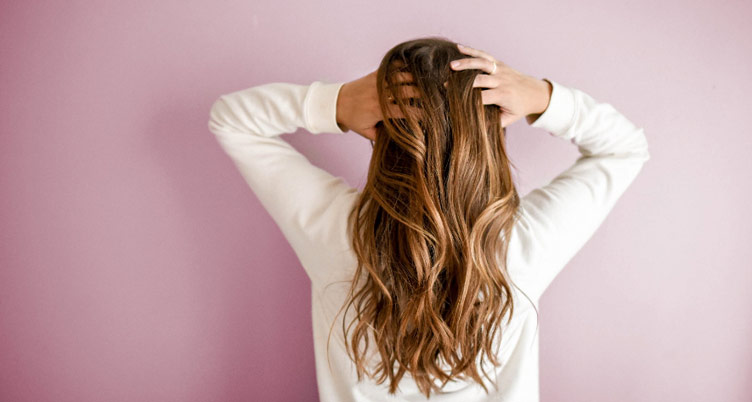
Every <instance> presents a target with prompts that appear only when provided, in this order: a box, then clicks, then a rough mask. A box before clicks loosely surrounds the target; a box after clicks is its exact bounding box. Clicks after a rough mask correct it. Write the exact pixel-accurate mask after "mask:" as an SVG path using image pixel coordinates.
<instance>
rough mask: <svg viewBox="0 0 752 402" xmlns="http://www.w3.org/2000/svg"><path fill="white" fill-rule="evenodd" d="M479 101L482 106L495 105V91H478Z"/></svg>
mask: <svg viewBox="0 0 752 402" xmlns="http://www.w3.org/2000/svg"><path fill="white" fill-rule="evenodd" d="M480 99H481V101H482V102H483V104H484V105H495V104H496V101H497V99H496V91H494V90H492V89H484V90H483V91H480Z"/></svg>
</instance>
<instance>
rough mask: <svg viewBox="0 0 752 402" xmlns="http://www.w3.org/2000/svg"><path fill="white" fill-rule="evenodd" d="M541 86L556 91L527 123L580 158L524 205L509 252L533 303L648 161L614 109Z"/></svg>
mask: <svg viewBox="0 0 752 402" xmlns="http://www.w3.org/2000/svg"><path fill="white" fill-rule="evenodd" d="M545 80H546V81H548V82H549V83H551V85H552V87H553V89H552V93H551V99H550V103H549V105H548V108H547V109H546V110H545V111H544V112H543V113H542V114H541V115H540V116H537V119H535V120H533V118H530V119H528V123H530V122H531V121H532V123H531V126H532V127H537V128H542V129H544V130H546V131H548V132H549V133H550V134H551V135H553V136H555V137H558V138H561V139H564V140H569V141H570V142H571V143H572V144H574V145H576V146H577V148H578V150H579V152H580V156H579V157H578V158H577V160H576V161H575V162H574V164H573V165H571V166H570V167H569V168H567V169H566V170H564V171H563V172H562V173H560V174H559V175H558V176H556V177H555V178H554V179H553V180H551V181H550V182H549V183H548V184H546V185H544V186H542V187H540V188H536V189H534V190H532V191H531V192H530V193H528V194H527V195H525V196H524V197H522V200H521V205H520V211H519V212H520V213H519V221H518V224H517V225H516V226H515V231H513V235H512V237H511V240H512V241H511V243H510V250H511V249H513V248H518V249H517V250H515V252H516V253H517V254H519V255H521V256H522V259H523V261H517V262H516V263H517V264H521V267H517V270H518V279H519V280H518V281H516V282H517V283H518V284H519V285H521V287H522V288H523V290H525V292H526V293H527V294H528V296H530V297H531V298H534V300H538V299H539V298H540V296H542V294H543V292H544V291H545V290H546V288H547V287H548V286H549V284H550V283H551V282H552V281H553V279H554V278H555V277H556V275H557V274H558V273H559V272H560V271H561V270H562V268H563V267H564V266H565V265H566V264H567V263H568V262H569V261H570V260H571V258H572V257H573V256H574V255H575V254H576V253H577V252H578V251H579V250H580V249H581V248H582V246H583V245H584V244H585V243H586V242H587V241H588V240H589V239H590V238H591V237H592V235H593V233H594V232H595V231H596V229H597V228H598V227H599V226H600V224H601V223H602V222H603V220H604V219H605V218H606V216H607V215H608V213H609V212H610V211H611V209H612V208H613V206H614V204H615V203H616V201H617V200H618V199H619V197H621V195H622V194H623V193H624V191H625V190H626V189H627V187H628V186H629V185H630V184H631V183H632V181H633V180H634V178H635V177H636V176H637V174H638V173H639V172H640V170H641V169H642V166H643V164H644V163H645V162H646V161H647V160H648V159H649V158H650V154H649V153H648V144H647V139H646V137H645V134H644V130H643V129H642V128H640V127H638V126H636V125H635V124H633V123H632V122H631V121H629V120H628V119H627V118H626V117H624V116H623V115H622V114H621V113H619V112H618V111H617V110H616V109H615V108H614V107H613V106H612V105H611V104H609V103H605V102H599V101H597V100H595V99H593V98H592V97H591V96H590V95H588V94H586V93H585V92H583V91H580V90H578V89H575V88H569V87H567V86H564V85H562V84H559V83H557V82H555V81H552V80H549V79H545ZM515 237H517V239H516V240H515ZM513 264H514V262H513ZM510 269H515V267H513V266H512V267H510Z"/></svg>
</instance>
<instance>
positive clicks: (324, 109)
mask: <svg viewBox="0 0 752 402" xmlns="http://www.w3.org/2000/svg"><path fill="white" fill-rule="evenodd" d="M343 85H345V83H344V82H338V83H326V82H323V81H314V82H313V83H312V84H311V85H310V86H309V88H308V94H307V95H306V98H305V104H304V111H305V124H306V129H307V130H308V131H309V132H310V133H311V134H319V133H334V134H342V133H344V131H342V129H341V128H340V127H339V125H338V124H337V97H338V96H339V90H340V88H341V87H342V86H343Z"/></svg>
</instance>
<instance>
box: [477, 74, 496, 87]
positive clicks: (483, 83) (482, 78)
mask: <svg viewBox="0 0 752 402" xmlns="http://www.w3.org/2000/svg"><path fill="white" fill-rule="evenodd" d="M498 86H499V80H498V79H497V77H495V76H493V75H488V74H478V75H476V76H475V80H474V81H473V88H496V87H498Z"/></svg>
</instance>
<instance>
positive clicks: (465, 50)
mask: <svg viewBox="0 0 752 402" xmlns="http://www.w3.org/2000/svg"><path fill="white" fill-rule="evenodd" d="M457 49H459V50H460V52H462V53H465V54H469V55H471V56H477V57H480V58H484V59H486V60H491V61H493V60H494V58H493V56H491V55H490V54H488V53H486V52H484V51H482V50H478V49H473V48H471V47H467V46H462V45H460V44H459V43H458V44H457Z"/></svg>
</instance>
